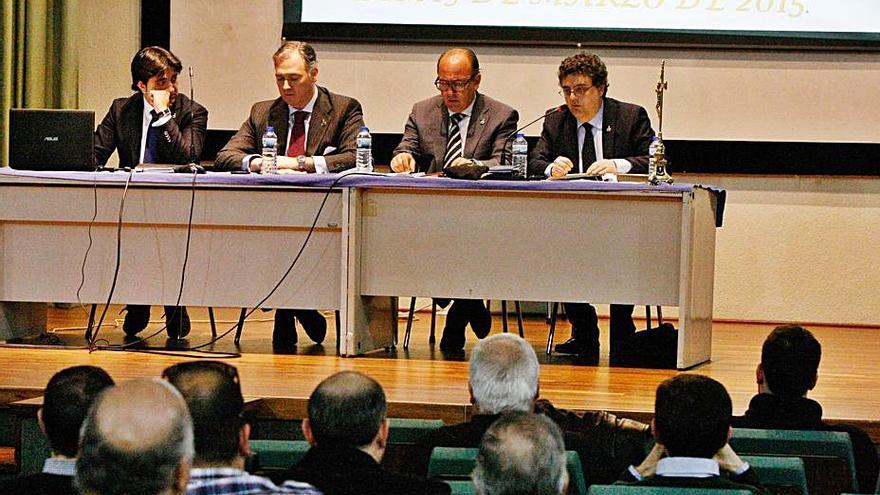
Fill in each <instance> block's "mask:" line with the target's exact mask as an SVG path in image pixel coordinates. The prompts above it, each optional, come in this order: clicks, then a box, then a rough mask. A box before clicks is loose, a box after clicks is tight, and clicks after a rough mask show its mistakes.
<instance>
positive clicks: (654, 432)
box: [651, 418, 660, 443]
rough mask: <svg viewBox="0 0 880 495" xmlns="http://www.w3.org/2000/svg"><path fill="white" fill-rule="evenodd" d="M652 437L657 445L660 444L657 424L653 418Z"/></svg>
mask: <svg viewBox="0 0 880 495" xmlns="http://www.w3.org/2000/svg"><path fill="white" fill-rule="evenodd" d="M651 436H653V437H654V440H655V441H656V442H657V443H660V435H658V434H657V423H655V422H654V418H651Z"/></svg>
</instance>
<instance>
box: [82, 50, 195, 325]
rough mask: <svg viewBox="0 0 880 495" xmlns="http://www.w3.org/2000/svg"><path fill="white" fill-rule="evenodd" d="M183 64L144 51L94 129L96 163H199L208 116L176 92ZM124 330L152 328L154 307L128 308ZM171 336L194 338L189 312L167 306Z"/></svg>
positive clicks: (162, 52)
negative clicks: (127, 92)
mask: <svg viewBox="0 0 880 495" xmlns="http://www.w3.org/2000/svg"><path fill="white" fill-rule="evenodd" d="M181 69H183V65H182V64H181V63H180V59H178V58H177V57H176V56H175V55H174V54H173V53H171V52H169V51H168V50H166V49H164V48H162V47H158V46H148V47H146V48H143V49H142V50H140V51H139V52H137V54H135V56H134V58H133V59H132V61H131V89H132V90H133V91H134V92H135V93H134V94H133V95H131V96H129V97H126V98H118V99H116V100H114V101H113V104H112V105H111V106H110V110H109V111H108V112H107V115H106V116H105V117H104V120H102V121H101V123H100V124H99V125H98V128H97V129H96V130H95V163H97V164H98V165H104V164H106V163H107V160H108V159H109V158H110V155H112V154H113V150H116V151H117V154H118V155H119V166H120V167H134V166H135V165H137V164H139V163H162V164H183V163H189V162H190V161H192V160H198V157H199V156H200V155H201V153H202V146H203V144H204V142H205V135H206V133H207V128H208V111H207V110H205V108H204V107H203V106H201V105H199V104H198V103H196V102H194V101H191V100H190V99H189V98H187V97H186V95H182V94H178V92H177V76H178V75H179V74H180V71H181ZM125 309H126V313H125V322H124V323H123V324H122V329H123V331H125V334H126V335H127V336H129V337H134V336H135V335H137V334H138V333H139V332H140V331H141V330H143V329H144V328H146V327H147V325H148V324H149V323H150V306H148V305H143V304H129V305H128V306H126V308H125ZM165 325H166V331H167V332H168V337H169V338H171V339H182V338H184V337H186V336H187V334H189V330H190V321H189V315H188V314H187V312H186V308H184V307H176V306H165Z"/></svg>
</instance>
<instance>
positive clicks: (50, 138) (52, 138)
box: [43, 136, 58, 143]
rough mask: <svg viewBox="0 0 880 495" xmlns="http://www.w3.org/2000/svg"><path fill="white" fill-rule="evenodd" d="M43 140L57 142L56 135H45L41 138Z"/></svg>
mask: <svg viewBox="0 0 880 495" xmlns="http://www.w3.org/2000/svg"><path fill="white" fill-rule="evenodd" d="M43 141H49V142H52V143H57V142H58V136H46V137H44V138H43Z"/></svg>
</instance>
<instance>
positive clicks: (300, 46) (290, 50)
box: [272, 41, 318, 69]
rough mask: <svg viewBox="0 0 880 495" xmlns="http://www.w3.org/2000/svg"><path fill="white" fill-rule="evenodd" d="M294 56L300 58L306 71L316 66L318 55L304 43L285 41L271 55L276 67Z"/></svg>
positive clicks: (310, 46)
mask: <svg viewBox="0 0 880 495" xmlns="http://www.w3.org/2000/svg"><path fill="white" fill-rule="evenodd" d="M294 54H298V55H299V56H300V57H302V60H303V62H304V63H305V65H306V68H308V69H311V68H312V67H314V66H315V65H317V64H318V54H317V53H315V49H314V47H312V45H310V44H308V43H306V42H305V41H285V42H283V43H281V46H279V47H278V49H277V50H275V53H274V54H273V55H272V61H273V62H274V63H275V65H276V66H277V65H278V63H279V62H281V61H282V60H284V59H285V58H288V57H292V56H293V55H294Z"/></svg>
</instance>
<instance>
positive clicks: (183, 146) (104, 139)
mask: <svg viewBox="0 0 880 495" xmlns="http://www.w3.org/2000/svg"><path fill="white" fill-rule="evenodd" d="M171 115H172V117H171V118H170V119H169V120H168V122H166V123H165V124H163V125H162V126H160V127H159V131H160V135H159V136H160V137H159V152H158V155H157V156H158V158H157V161H156V162H157V163H177V164H183V163H189V162H190V160H198V157H199V156H201V154H202V146H203V145H204V143H205V134H206V133H207V129H208V111H207V110H205V107H203V106H201V105H199V104H198V103H196V102H194V101H192V100H190V99H189V98H187V97H186V95H182V94H178V95H177V98H175V100H174V105H172V106H171ZM143 119H144V97H143V94H142V93H140V92H138V93H135V94H133V95H131V96H129V97H128V98H118V99H116V100H113V104H111V105H110V110H109V111H108V112H107V115H105V116H104V120H102V121H101V123H100V124H98V128H97V129H96V130H95V163H96V164H97V165H99V166H102V165H104V164H106V163H107V160H108V159H109V158H110V155H112V154H113V150H114V149H115V150H117V151H118V153H119V166H120V167H133V166H135V165H137V164H138V163H140V155H141V137H142V136H143V125H144V121H143ZM190 146H192V148H190Z"/></svg>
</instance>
